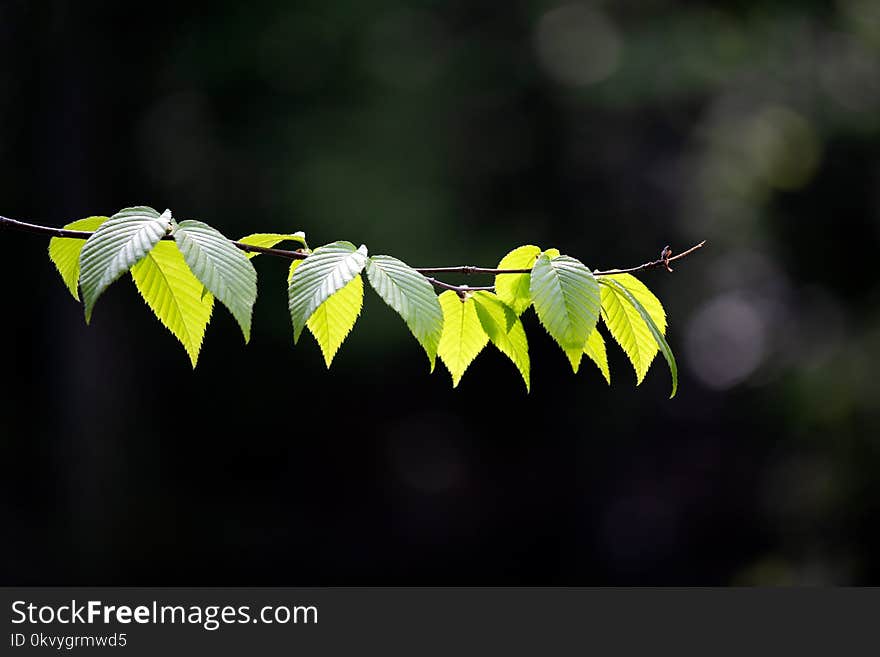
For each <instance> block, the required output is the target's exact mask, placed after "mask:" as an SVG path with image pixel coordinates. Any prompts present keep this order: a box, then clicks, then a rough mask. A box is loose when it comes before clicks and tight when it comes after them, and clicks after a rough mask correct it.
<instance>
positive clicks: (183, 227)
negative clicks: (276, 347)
mask: <svg viewBox="0 0 880 657" xmlns="http://www.w3.org/2000/svg"><path fill="white" fill-rule="evenodd" d="M174 239H175V241H176V242H177V246H178V248H179V249H180V252H181V253H182V254H183V258H184V260H185V261H186V264H187V265H189V268H190V270H191V271H192V273H193V274H195V276H196V278H198V279H199V280H200V281H201V282H202V284H203V285H204V286H205V287H206V288H207V289H208V291H210V292H211V293H212V294H213V295H214V296H215V297H217V299H218V300H219V301H220V303H222V304H223V305H224V306H226V307H227V308H228V309H229V312H231V313H232V316H233V317H235V319H236V321H237V322H238V325H239V326H240V327H241V332H242V334H243V335H244V341H245V342H248V341H249V340H250V339H251V316H252V314H253V309H254V303H255V302H256V300H257V272H256V270H255V269H254V266H253V265H252V264H251V263H250V260H248V258H247V257H246V256H245V254H244V253H243V252H242V251H240V250H239V249H237V248H236V247H235V246H233V245H232V242H230V241H229V240H228V239H227V238H226V237H224V235H223V234H222V233H221V232H220V231H218V230H217V229H216V228H212V227H211V226H209V225H208V224H206V223H203V222H201V221H193V220H187V221H181V222H180V224H178V225H177V226H176V227H175V229H174Z"/></svg>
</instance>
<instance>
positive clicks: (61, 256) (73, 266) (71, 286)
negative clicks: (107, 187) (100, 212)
mask: <svg viewBox="0 0 880 657" xmlns="http://www.w3.org/2000/svg"><path fill="white" fill-rule="evenodd" d="M107 219H108V217H86V218H85V219H78V220H77V221H74V222H71V223H69V224H67V225H66V226H64V228H66V229H67V230H83V231H94V230H96V229H97V228H98V226H100V225H101V224H103V223H104V222H105V221H107ZM85 243H86V241H85V240H80V239H74V238H72V237H53V238H52V239H51V240H49V259H50V260H51V261H52V263H53V264H54V265H55V269H57V270H58V273H59V274H61V280H63V281H64V284H65V285H66V286H67V289H68V290H70V293H71V294H72V295H73V298H74V299H76V300H77V301H79V254H80V251H82V248H83V245H84V244H85Z"/></svg>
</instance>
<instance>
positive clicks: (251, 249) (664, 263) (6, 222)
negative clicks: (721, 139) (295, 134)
mask: <svg viewBox="0 0 880 657" xmlns="http://www.w3.org/2000/svg"><path fill="white" fill-rule="evenodd" d="M0 229H7V230H18V231H22V232H26V233H35V234H37V235H48V236H50V237H66V238H69V239H77V240H86V239H88V238H89V237H91V236H92V234H93V233H92V232H90V231H84V230H69V229H67V228H55V227H53V226H41V225H39V224H30V223H27V222H24V221H18V220H16V219H10V218H8V217H3V216H0ZM162 239H163V240H173V239H174V236H172V235H165V236H164V237H162ZM230 242H232V245H233V246H235V247H237V248H239V249H241V250H242V251H245V252H247V253H263V254H265V255H271V256H276V257H278V258H285V259H287V260H304V259H305V258H307V257H308V256H309V254H308V253H306V252H304V251H303V250H300V249H297V250H294V251H290V250H287V249H273V248H268V247H265V246H254V245H253V244H244V243H243V242H237V241H235V240H230ZM705 244H706V240H703V241H702V242H700V243H699V244H695V245H694V246H692V247H691V248H689V249H687V250H686V251H683V252H682V253H679V254H678V255H675V256H673V255H672V250H671V249H670V248H669V247H668V246H667V247H665V248H664V249H663V251H662V252H661V254H660V258H658V259H657V260H651V261H650V262H646V263H643V264H641V265H638V266H636V267H630V268H628V269H607V270H604V271H602V270H598V269H597V270H594V271H593V275H594V276H613V275H615V274H634V273H637V272H640V271H646V270H649V269H659V268H660V267H664V268H665V269H666V270H667V271H669V272H671V271H673V270H672V267H670V266H669V263H670V262H675V261H676V260H680V259H681V258H684V257H686V256H689V255H690V254H692V253H693V252H694V251H696V250H698V249H701V248H702V247H703V246H705ZM414 269H415V270H416V271H417V272H419V273H421V274H464V275H473V274H487V275H498V274H528V273H531V271H532V270H531V269H493V268H490V267H473V266H471V265H460V266H455V267H414ZM426 278H427V279H428V282H430V283H431V284H432V285H434V286H436V287H439V288H442V289H445V290H454V291H455V292H458V293H459V295H461V294H464V293H466V292H469V291H470V292H473V291H478V290H485V291H490V292H491V291H494V290H495V287H494V286H491V285H489V286H482V287H470V286H468V285H452V284H450V283H444V282H443V281H440V280H437V279H436V278H432V277H428V276H426Z"/></svg>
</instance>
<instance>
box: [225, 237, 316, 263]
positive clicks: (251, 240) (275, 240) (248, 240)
mask: <svg viewBox="0 0 880 657" xmlns="http://www.w3.org/2000/svg"><path fill="white" fill-rule="evenodd" d="M238 241H239V242H241V243H242V244H249V245H251V246H261V247H263V248H264V249H271V248H274V247H275V246H277V245H278V244H281V242H297V243H299V244H301V245H302V247H304V248H308V246H309V245H308V244H306V234H305V233H304V232H302V231H301V230H298V231H297V232H295V233H253V234H252V235H245V236H244V237H242V238H241V239H240V240H238ZM243 253H244V254H245V255H246V256H247V257H248V259H251V258H254V257H256V256H258V255H260V254H259V253H258V252H257V251H251V252H243Z"/></svg>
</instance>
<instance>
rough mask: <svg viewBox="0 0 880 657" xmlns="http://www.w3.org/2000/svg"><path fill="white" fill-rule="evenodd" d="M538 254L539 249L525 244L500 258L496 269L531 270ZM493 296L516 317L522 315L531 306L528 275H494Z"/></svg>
mask: <svg viewBox="0 0 880 657" xmlns="http://www.w3.org/2000/svg"><path fill="white" fill-rule="evenodd" d="M540 253H541V249H540V247H537V246H534V245H532V244H526V245H525V246H521V247H519V248H516V249H514V250H513V251H511V252H510V253H508V254H507V255H506V256H504V257H503V258H501V262H499V263H498V267H497V269H531V268H532V266H533V265H534V264H535V260H536V259H537V258H538V255H540ZM495 294H497V295H498V298H499V299H501V300H502V301H503V302H504V303H506V304H507V305H508V306H510V308H512V309H513V311H514V312H515V313H516V315H517V316H519V315H522V314H523V313H524V312H525V311H526V309H527V308H528V307H529V306H530V305H531V304H532V297H531V296H530V295H529V275H528V274H496V275H495Z"/></svg>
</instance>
